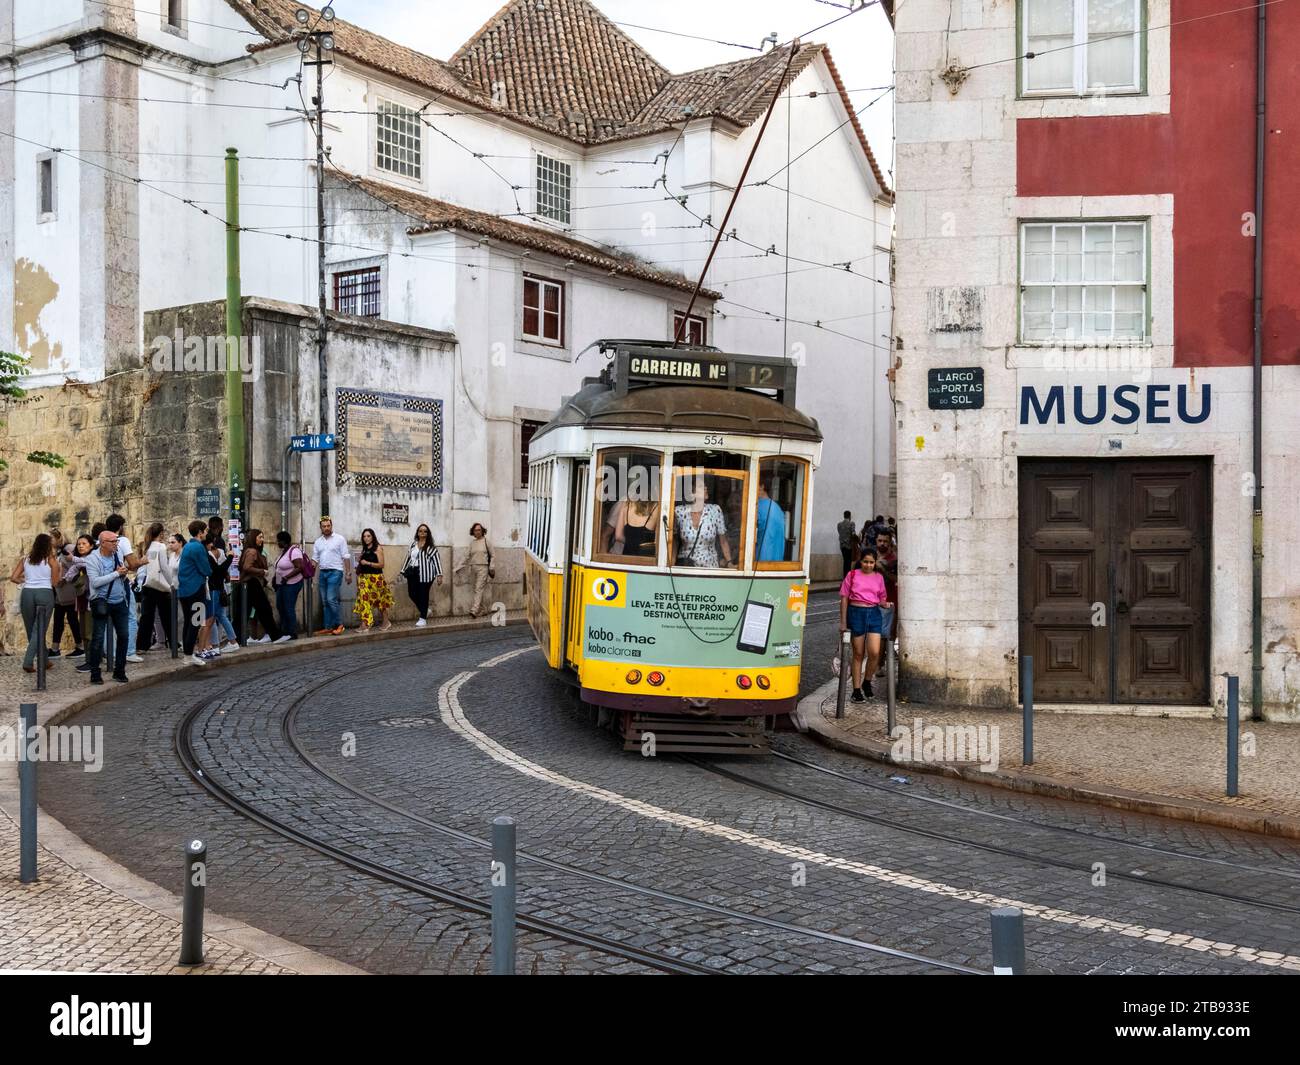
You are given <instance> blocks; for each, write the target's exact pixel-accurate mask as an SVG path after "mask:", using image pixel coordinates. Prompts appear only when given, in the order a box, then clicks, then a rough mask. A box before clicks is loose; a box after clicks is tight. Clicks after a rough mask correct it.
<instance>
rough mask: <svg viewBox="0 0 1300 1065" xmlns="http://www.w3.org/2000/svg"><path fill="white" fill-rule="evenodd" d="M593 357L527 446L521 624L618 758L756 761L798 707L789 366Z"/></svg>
mask: <svg viewBox="0 0 1300 1065" xmlns="http://www.w3.org/2000/svg"><path fill="white" fill-rule="evenodd" d="M600 348H601V351H602V352H603V353H604V354H605V355H606V356H607V358H608V359H609V362H608V364H607V365H606V367H605V369H604V371H603V372H602V373H601V375H600V377H598V378H590V379H588V380H587V381H586V382H585V383H584V386H583V388H582V390H581V391H580V392H578V394H577V395H575V396H573V397H572V398H570V399H569V400H567V401H566V403H565V404H564V406H563V408H562V409H561V410H560V411H559V412H558V413H557V414H556V416H555V417H554V418H553V419H551V421H549V422H547V423H546V425H544V426H543V427H542V428H540V429H538V430H537V432H536V433H535V434H534V435H533V438H532V443H531V445H530V446H529V450H528V458H529V476H528V486H529V488H528V491H529V497H528V531H527V557H526V563H525V579H526V587H527V604H528V620H529V623H530V624H531V625H532V629H533V632H534V634H535V635H536V637H537V640H538V643H539V644H540V645H541V649H542V651H543V653H544V654H545V655H546V661H547V663H548V664H549V665H550V666H551V668H553V669H555V670H556V671H558V672H559V673H561V674H562V675H563V676H564V677H565V678H566V679H569V680H570V681H572V682H573V683H575V684H576V685H577V687H578V688H579V689H580V692H581V696H582V699H583V700H584V701H585V702H586V703H588V704H590V705H593V706H596V707H600V708H602V709H601V714H602V715H603V716H604V718H605V719H606V720H608V721H609V722H610V723H612V724H614V725H615V726H616V727H617V729H618V731H619V732H620V733H621V735H622V736H623V739H624V746H625V748H626V749H629V750H633V749H643V750H644V749H646V747H647V746H648V745H650V744H653V747H654V750H655V751H656V752H658V751H701V750H708V751H719V750H726V751H761V750H764V749H765V748H766V736H765V729H766V727H767V726H768V725H769V724H775V723H776V721H777V720H778V719H780V718H783V717H784V716H786V715H788V714H789V713H790V712H791V711H792V710H793V709H794V707H795V704H796V702H797V699H798V692H799V669H800V661H801V656H802V649H803V623H804V618H805V614H806V609H807V603H808V565H809V558H810V554H809V535H810V515H811V512H812V498H813V497H812V491H813V474H814V471H815V470H816V468H817V465H818V463H819V462H820V459H821V440H822V436H821V431H820V429H819V428H818V426H817V422H816V420H815V419H813V418H810V417H808V416H807V415H804V414H801V413H800V412H799V411H798V410H797V409H796V408H795V406H794V395H795V376H796V372H795V367H794V366H793V365H791V364H789V363H787V362H786V361H784V360H781V359H774V358H766V357H761V356H753V355H734V354H727V353H723V352H720V351H718V350H717V349H714V348H700V347H693V348H673V347H672V346H671V345H670V344H668V343H665V342H655V341H640V340H606V341H600ZM650 734H653V736H652V737H651V736H650Z"/></svg>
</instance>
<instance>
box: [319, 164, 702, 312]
mask: <svg viewBox="0 0 1300 1065" xmlns="http://www.w3.org/2000/svg"><path fill="white" fill-rule="evenodd" d="M334 182H335V184H336V185H337V186H339V187H343V186H346V185H351V186H352V187H353V188H357V189H360V190H361V191H362V192H365V193H366V194H368V195H370V196H373V197H374V198H375V199H377V200H379V201H380V202H381V203H386V204H388V205H389V206H390V207H394V208H396V209H397V210H398V211H400V212H401V213H402V214H404V215H407V216H409V217H410V218H411V219H412V220H413V221H414V224H413V225H412V226H410V227H409V228H408V230H407V232H408V233H410V234H411V235H415V234H417V233H437V232H439V231H441V230H447V229H455V230H459V231H460V232H462V233H472V234H474V235H476V236H480V237H487V238H489V239H491V240H500V241H504V242H505V243H507V244H515V245H519V246H520V247H524V248H532V249H535V250H537V251H542V252H547V253H548V254H550V255H556V256H559V257H560V258H563V259H571V260H572V261H573V262H575V263H581V264H582V265H584V266H590V267H593V268H595V269H597V270H603V271H606V272H608V273H611V274H615V275H618V276H621V277H635V278H639V279H640V280H642V281H652V282H654V283H655V284H659V285H667V286H669V287H671V288H676V289H680V290H682V291H684V292H690V291H691V290H692V289H693V288H694V287H695V282H694V281H692V280H691V279H690V278H687V277H683V276H682V275H681V274H677V273H673V272H672V271H671V270H665V269H663V268H661V267H657V266H651V265H650V264H649V263H646V262H643V261H642V260H640V259H636V258H633V257H632V256H630V255H626V254H620V253H617V252H612V251H609V250H606V249H604V248H598V247H596V246H595V245H594V244H588V243H586V242H585V241H581V240H574V239H573V238H572V237H566V236H564V235H563V234H562V233H557V232H554V231H553V230H549V229H541V228H539V227H537V226H530V225H526V224H524V223H523V222H516V221H513V220H511V219H508V218H501V217H499V216H497V215H494V214H488V213H487V212H486V211H474V210H471V209H470V208H468V207H460V206H458V205H457V204H454V203H447V202H446V201H445V200H435V199H433V198H432V197H430V196H421V195H420V194H419V193H415V192H411V191H409V190H407V189H402V188H397V187H396V186H393V185H386V184H384V183H383V182H380V181H373V180H371V179H370V178H363V177H357V176H356V175H353V174H345V173H343V172H342V171H338V170H336V171H335V178H334ZM700 295H701V296H703V297H704V298H705V299H714V300H716V299H721V298H722V294H721V293H720V292H713V291H711V290H709V289H701V290H700Z"/></svg>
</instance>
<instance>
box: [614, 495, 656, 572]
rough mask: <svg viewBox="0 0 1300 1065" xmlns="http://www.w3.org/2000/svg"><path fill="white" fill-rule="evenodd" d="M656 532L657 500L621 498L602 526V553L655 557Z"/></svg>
mask: <svg viewBox="0 0 1300 1065" xmlns="http://www.w3.org/2000/svg"><path fill="white" fill-rule="evenodd" d="M658 535H659V504H658V503H652V502H649V501H647V500H644V499H620V500H619V501H618V502H617V503H616V504H614V507H613V509H612V510H611V511H610V512H609V518H608V519H607V520H606V522H605V525H604V527H603V528H602V529H601V553H602V554H609V555H635V556H637V557H640V558H654V557H655V553H656V539H657V537H658Z"/></svg>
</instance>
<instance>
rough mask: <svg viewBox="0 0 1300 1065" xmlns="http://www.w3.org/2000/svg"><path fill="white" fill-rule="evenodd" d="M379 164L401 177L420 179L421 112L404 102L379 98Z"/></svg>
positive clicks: (377, 162) (376, 148) (376, 156)
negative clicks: (391, 101)
mask: <svg viewBox="0 0 1300 1065" xmlns="http://www.w3.org/2000/svg"><path fill="white" fill-rule="evenodd" d="M377 112H378V119H377V125H376V135H375V165H376V166H377V167H379V169H380V170H387V171H388V172H389V173H390V174H397V175H398V176H399V177H408V178H414V179H415V180H416V181H419V180H420V145H421V141H422V132H421V129H422V127H421V123H420V115H419V113H418V112H417V111H414V110H412V109H411V108H409V107H403V106H402V105H401V104H395V103H390V102H388V101H387V100H381V101H379V106H378V108H377Z"/></svg>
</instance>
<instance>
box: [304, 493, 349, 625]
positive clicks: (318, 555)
mask: <svg viewBox="0 0 1300 1065" xmlns="http://www.w3.org/2000/svg"><path fill="white" fill-rule="evenodd" d="M311 555H312V559H313V561H315V563H316V569H317V570H318V571H319V572H318V573H317V578H316V579H317V586H318V587H319V589H320V607H321V624H322V628H319V629H317V630H316V635H317V636H325V635H328V634H332V635H334V636H339V635H341V634H342V632H343V622H342V620H341V618H340V616H339V615H340V610H339V589H340V586H341V585H342V583H343V582H344V581H345V580H346V581H347V582H348V584H351V583H352V552H351V551H349V550H348V542H347V540H346V539H345V538H344V537H342V536H339V535H338V534H337V533H336V532H335V531H334V520H333V519H332V518H331V517H330V516H329V515H328V514H327V515H325V516H324V517H323V518H321V520H320V536H319V537H318V538H317V540H316V542H315V543H314V544H313V545H312V551H311Z"/></svg>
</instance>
